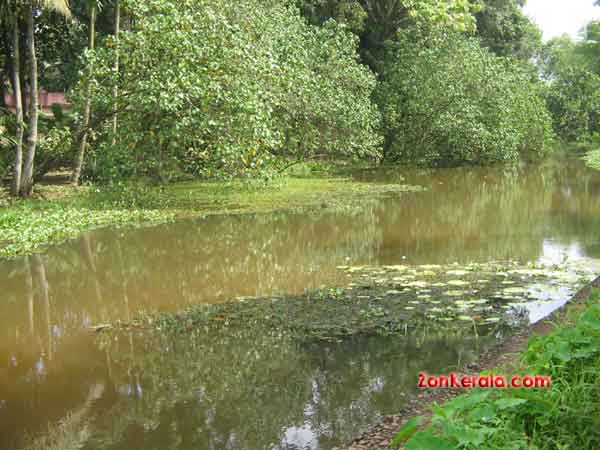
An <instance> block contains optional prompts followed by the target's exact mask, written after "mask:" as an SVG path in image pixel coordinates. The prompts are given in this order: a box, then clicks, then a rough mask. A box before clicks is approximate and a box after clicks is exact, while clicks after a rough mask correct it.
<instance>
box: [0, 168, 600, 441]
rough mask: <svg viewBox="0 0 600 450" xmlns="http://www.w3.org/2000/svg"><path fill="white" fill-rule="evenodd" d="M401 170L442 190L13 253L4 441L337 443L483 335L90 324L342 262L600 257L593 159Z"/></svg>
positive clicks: (306, 274)
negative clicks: (328, 340) (296, 334)
mask: <svg viewBox="0 0 600 450" xmlns="http://www.w3.org/2000/svg"><path fill="white" fill-rule="evenodd" d="M401 172H402V175H403V176H404V178H405V181H404V182H406V183H409V184H419V185H423V186H426V187H428V188H429V190H428V191H427V192H424V193H414V194H406V195H403V196H400V197H396V198H374V199H371V200H369V201H367V202H364V203H361V204H360V205H358V204H357V205H356V207H353V208H348V209H345V210H344V211H340V210H329V209H322V210H319V211H318V212H314V213H309V214H291V213H289V214H287V213H277V214H265V215H245V216H223V217H210V218H207V219H202V220H194V221H186V222H180V223H175V224H169V225H164V226H158V227H153V228H145V229H138V230H133V229H129V230H100V231H96V232H93V233H89V234H87V235H85V236H84V237H82V238H81V239H78V240H76V241H73V242H69V243H67V244H64V245H61V246H57V247H53V248H50V249H49V250H48V251H47V252H46V253H44V254H43V255H40V256H36V257H29V258H21V259H18V260H14V261H10V262H0V325H1V326H0V449H3V450H4V449H7V450H8V449H10V450H12V449H15V450H16V449H20V448H25V447H26V446H29V448H46V449H65V448H84V449H90V450H91V449H123V450H136V449H144V450H146V449H154V448H155V449H161V450H162V449H167V448H169V449H192V448H193V449H231V450H234V449H235V450H237V449H240V450H241V449H247V450H262V449H304V448H308V449H314V450H316V449H328V448H330V447H331V446H333V445H335V444H337V443H339V442H340V441H344V440H347V439H350V438H352V437H354V436H355V435H356V433H357V431H358V430H360V429H362V428H364V427H366V426H367V425H368V424H369V423H371V422H373V421H375V420H377V418H379V417H380V416H381V415H382V414H388V413H393V412H395V411H397V410H398V409H399V408H400V407H401V406H402V405H403V402H404V398H405V396H406V395H407V394H408V393H410V392H411V391H413V390H414V385H415V379H416V378H415V376H416V373H417V372H418V371H419V370H423V369H427V370H430V371H436V370H438V371H441V370H446V369H448V368H451V367H454V366H456V365H457V364H459V363H460V362H462V361H465V360H469V359H472V358H475V357H476V356H477V353H478V352H479V351H480V349H481V348H480V346H481V345H482V342H481V341H476V340H475V339H473V336H469V335H463V334H457V335H456V336H438V335H436V332H435V330H434V329H432V330H430V331H429V332H428V333H427V334H426V335H423V336H413V337H410V338H406V339H399V338H368V339H366V338H365V339H357V340H352V341H349V342H345V343H343V344H331V345H326V346H309V347H307V346H301V345H299V344H297V343H293V342H290V341H287V340H285V339H281V338H280V337H278V336H268V335H267V336H265V335H264V333H260V332H258V331H256V330H252V329H248V330H240V332H239V333H233V334H224V335H219V336H211V337H209V338H207V337H206V336H205V335H202V334H193V335H191V336H186V338H185V339H174V338H167V337H143V338H141V337H140V336H120V337H119V338H118V339H116V340H108V341H104V340H99V339H97V338H96V336H95V334H94V333H92V332H90V331H88V328H89V327H90V326H91V325H97V324H102V323H111V322H114V321H117V320H129V319H130V318H131V317H133V316H134V315H135V314H138V313H139V312H140V311H146V312H154V311H165V310H168V311H178V310H181V309H183V308H185V307H186V306H187V305H189V304H194V303H212V302H220V301H224V300H226V299H230V298H234V297H239V296H269V295H274V294H280V295H285V294H295V293H301V292H303V291H304V290H306V289H313V288H316V287H319V286H321V285H324V284H335V283H337V282H339V281H340V277H341V275H340V272H339V271H336V266H340V265H355V264H370V265H377V264H398V263H415V264H425V263H427V264H435V263H448V262H455V261H456V262H459V263H468V262H473V261H488V260H491V259H494V260H502V259H519V260H521V261H523V262H527V261H539V260H541V259H543V260H551V261H556V262H560V261H563V260H564V259H566V258H569V259H577V258H597V259H600V173H594V172H592V171H589V170H587V169H585V168H584V167H583V166H582V165H581V164H580V163H579V162H576V161H570V162H569V161H555V162H549V163H544V164H542V165H536V166H526V167H521V168H518V169H512V168H511V169H507V168H486V169H480V168H476V169H448V170H446V169H444V170H441V169H440V170H422V171H419V170H413V171H401ZM356 177H357V178H359V179H373V180H381V181H386V182H390V181H398V180H399V178H398V177H399V174H398V171H395V172H389V173H385V172H381V171H378V172H370V171H365V172H362V173H359V174H357V175H356ZM27 439H29V440H31V439H33V440H34V442H29V443H27V442H26V441H27ZM43 439H46V440H45V441H44V440H43ZM36 446H37V447H36ZM69 446H70V447H69Z"/></svg>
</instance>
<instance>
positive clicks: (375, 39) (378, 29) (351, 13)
mask: <svg viewBox="0 0 600 450" xmlns="http://www.w3.org/2000/svg"><path fill="white" fill-rule="evenodd" d="M296 3H297V4H298V5H299V7H300V9H301V11H302V12H303V14H304V16H305V17H307V18H308V19H309V20H310V21H311V23H315V24H323V23H325V22H326V21H327V20H329V19H334V20H336V21H338V22H339V23H342V24H344V25H346V26H347V27H348V28H349V29H350V30H352V31H353V32H354V33H356V34H357V35H358V36H359V37H360V50H361V56H362V59H363V61H364V62H365V63H367V64H368V65H369V66H370V67H371V68H372V69H373V70H375V71H376V72H380V71H381V70H382V68H383V66H382V63H383V56H384V48H385V44H386V42H387V41H393V40H394V39H395V37H396V33H397V32H398V31H399V30H402V29H406V28H413V27H418V28H427V29H432V28H433V29H442V28H443V29H448V30H455V31H461V32H464V31H474V30H475V24H476V19H475V17H474V16H473V14H472V13H474V12H476V11H478V10H479V7H480V5H479V1H470V0H450V1H448V0H297V1H296Z"/></svg>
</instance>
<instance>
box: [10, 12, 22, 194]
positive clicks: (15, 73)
mask: <svg viewBox="0 0 600 450" xmlns="http://www.w3.org/2000/svg"><path fill="white" fill-rule="evenodd" d="M13 6H14V9H13V23H12V28H13V30H12V38H13V62H12V77H13V89H14V99H15V119H16V121H17V129H16V136H15V167H14V170H13V180H12V187H11V194H12V195H13V196H15V197H16V196H17V195H19V191H20V189H21V170H22V166H23V134H24V126H23V96H22V94H21V49H20V48H19V47H20V44H19V11H18V5H13Z"/></svg>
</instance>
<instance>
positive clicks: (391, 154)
mask: <svg viewBox="0 0 600 450" xmlns="http://www.w3.org/2000/svg"><path fill="white" fill-rule="evenodd" d="M377 97H378V102H379V104H380V105H381V109H382V112H383V127H384V130H385V134H386V136H385V137H386V143H385V157H386V158H387V159H390V160H404V161H406V160H408V161H412V162H418V163H426V164H432V165H435V164H460V163H473V164H488V163H494V162H500V161H515V160H517V159H518V158H519V157H520V156H522V157H527V158H531V157H536V156H539V155H541V154H544V153H546V152H547V151H548V148H549V146H548V144H549V142H550V140H551V137H552V131H551V123H550V118H549V115H548V112H547V110H546V108H545V104H544V101H543V97H542V96H541V94H540V88H539V87H538V85H537V84H536V83H534V82H532V81H531V76H530V75H529V74H528V72H527V70H525V68H522V67H520V66H518V65H517V63H515V62H513V61H509V60H506V59H503V58H499V57H497V56H494V55H492V54H491V53H490V52H489V51H488V50H487V49H485V48H482V47H481V46H480V44H479V42H478V41H476V40H474V39H470V38H468V37H465V36H462V35H457V34H444V35H442V34H430V35H426V36H422V35H421V36H415V34H411V35H410V36H409V35H402V36H400V38H399V41H398V43H397V44H396V45H395V46H394V47H393V48H391V49H390V52H389V59H388V64H387V67H386V70H385V73H384V82H383V83H382V84H381V87H380V89H379V91H378V95H377Z"/></svg>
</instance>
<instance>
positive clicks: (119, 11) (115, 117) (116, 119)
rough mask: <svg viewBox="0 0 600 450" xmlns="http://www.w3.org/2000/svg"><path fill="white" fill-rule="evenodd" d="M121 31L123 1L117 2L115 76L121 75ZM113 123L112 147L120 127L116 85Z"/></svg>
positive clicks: (118, 0)
mask: <svg viewBox="0 0 600 450" xmlns="http://www.w3.org/2000/svg"><path fill="white" fill-rule="evenodd" d="M120 31H121V1H120V0H115V45H116V46H117V53H116V56H115V66H114V69H115V74H117V75H118V74H119V32H120ZM113 97H114V103H113V119H112V120H113V123H112V132H113V138H112V145H115V144H116V143H117V126H118V118H117V107H118V106H117V99H118V97H119V87H118V86H117V84H115V87H114V88H113Z"/></svg>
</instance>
